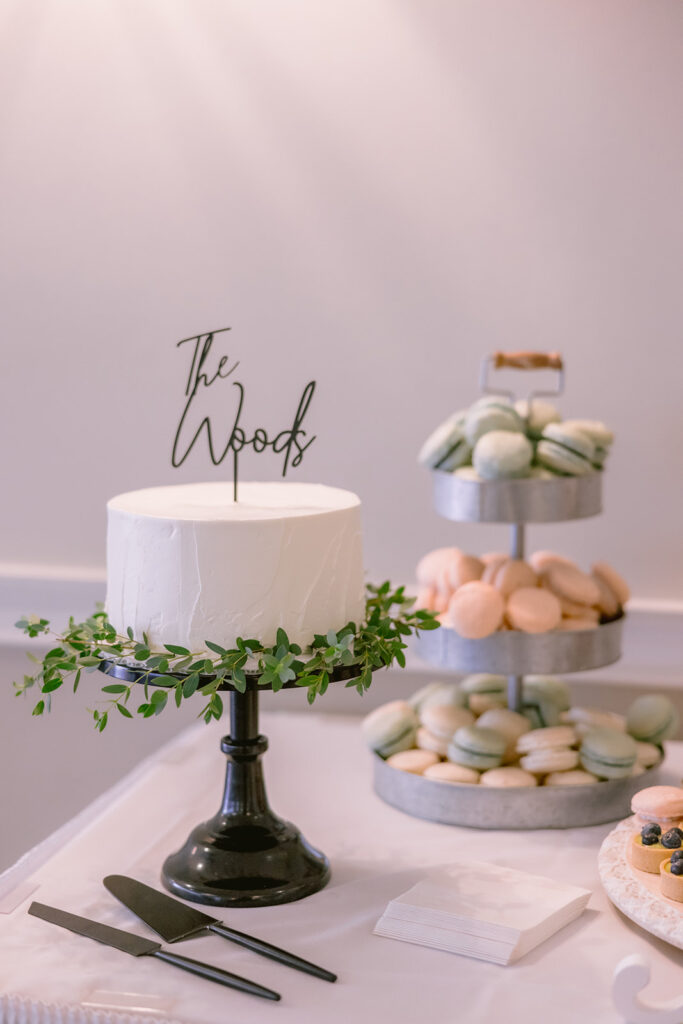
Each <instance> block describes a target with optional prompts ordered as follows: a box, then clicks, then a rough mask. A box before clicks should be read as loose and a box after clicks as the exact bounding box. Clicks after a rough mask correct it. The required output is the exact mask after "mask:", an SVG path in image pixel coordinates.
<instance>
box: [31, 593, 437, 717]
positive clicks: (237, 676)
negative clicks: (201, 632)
mask: <svg viewBox="0 0 683 1024" xmlns="http://www.w3.org/2000/svg"><path fill="white" fill-rule="evenodd" d="M414 603H415V598H410V597H406V594H405V592H404V588H403V587H397V588H396V589H393V588H392V586H391V584H390V583H389V582H386V583H383V584H382V585H381V586H372V585H368V587H367V593H366V604H365V619H364V621H363V623H362V624H361V625H359V626H356V624H355V623H353V622H349V623H348V624H347V625H346V626H344V627H343V629H340V630H338V631H336V632H335V631H334V630H330V631H329V632H328V633H327V634H326V635H324V636H323V635H317V636H315V637H314V638H313V642H312V643H311V645H310V647H309V648H306V649H305V650H302V649H301V647H300V646H299V645H298V644H293V643H290V641H289V637H288V636H287V634H286V633H285V631H284V630H283V629H279V630H278V632H277V638H276V642H275V644H274V645H273V646H272V647H264V646H263V645H262V644H261V643H259V641H258V640H243V639H241V638H238V639H237V640H236V642H235V647H234V648H232V649H230V650H227V649H226V648H224V647H221V646H220V644H217V643H213V642H212V641H209V640H207V641H206V642H205V643H206V647H207V649H208V650H209V651H211V652H212V655H213V656H208V655H207V654H206V653H203V654H196V653H195V654H193V653H192V652H191V651H189V650H187V648H185V647H180V646H178V645H176V644H165V645H164V650H163V651H154V650H152V649H151V647H150V645H149V640H148V638H147V636H146V634H143V636H142V640H136V639H135V637H134V635H133V630H132V629H130V628H129V629H128V631H127V634H126V636H121V635H120V634H118V633H117V632H116V630H115V629H114V627H113V626H112V625H111V623H110V622H109V620H108V618H107V615H106V612H104V610H101V609H98V610H97V611H96V612H95V613H94V615H91V616H90V618H88V619H86V620H85V622H75V620H74V619H73V618H71V619H70V620H69V627H68V629H67V630H65V631H64V632H63V633H59V634H57V633H54V632H53V631H52V630H51V629H50V623H49V621H48V620H47V619H41V618H39V617H38V616H35V615H34V616H30V617H27V618H23V619H20V620H19V622H17V623H16V626H17V628H18V629H21V630H22V631H23V632H24V633H26V634H27V635H28V636H30V637H36V636H41V635H43V634H47V635H49V636H51V637H54V639H55V646H54V647H52V648H51V649H50V650H49V651H48V652H47V654H45V655H44V657H43V658H42V659H41V658H39V657H37V656H36V655H34V654H32V653H29V655H28V656H29V658H30V659H31V660H32V661H33V663H34V664H35V666H36V669H35V671H34V673H33V674H32V675H25V676H24V678H23V681H22V682H21V683H15V684H14V687H15V690H16V693H17V695H19V694H23V693H26V692H27V691H28V690H30V689H32V688H33V687H39V688H40V694H41V698H40V700H39V701H38V702H37V704H36V705H35V706H34V708H33V712H32V713H33V714H34V715H42V714H43V713H44V712H45V711H49V710H50V707H51V702H52V694H53V693H54V692H55V691H56V690H59V689H60V688H61V687H62V686H63V685H64V683H65V682H67V681H69V682H71V681H72V680H73V692H74V693H75V692H76V690H77V689H78V686H79V684H80V681H81V678H82V676H83V674H84V673H91V672H95V671H97V670H98V669H99V668H100V666H102V664H103V662H119V663H120V662H122V661H123V662H125V664H127V665H129V666H131V667H133V668H134V669H136V670H141V673H142V674H141V675H140V677H139V679H138V680H137V682H135V683H125V682H119V681H115V682H112V683H107V684H106V685H103V686H102V693H103V695H104V696H103V698H102V700H101V701H99V703H100V705H101V707H100V708H91V709H89V710H90V713H91V714H92V716H93V720H94V723H95V728H96V729H98V730H99V731H100V732H102V730H103V729H105V728H106V725H107V722H108V720H109V714H110V712H112V711H114V709H115V710H116V713H117V714H119V715H122V716H123V717H124V718H133V717H134V715H133V712H132V711H131V709H130V707H129V703H133V702H134V694H138V693H141V694H142V695H143V696H144V699H143V700H141V701H140V703H139V704H138V705H137V707H136V708H135V711H136V714H138V715H141V716H142V717H144V718H151V717H152V716H154V715H159V714H161V712H162V711H163V710H164V708H165V707H166V705H167V703H168V700H169V697H171V696H173V697H174V699H175V703H176V705H177V706H178V707H180V705H181V704H182V702H183V700H186V699H188V698H190V697H192V696H194V694H195V693H196V692H199V693H200V694H201V695H202V696H203V697H204V698H205V699H206V703H205V704H204V707H203V708H202V710H201V711H200V712H199V715H198V716H197V717H198V718H203V719H204V721H205V722H210V721H211V720H212V719H214V718H216V719H219V718H220V717H221V715H222V714H223V699H222V697H221V695H220V693H219V692H218V691H219V689H220V688H221V687H225V686H226V684H230V685H231V686H233V687H234V688H235V689H236V690H239V691H240V692H241V693H244V691H245V690H246V689H247V684H248V678H247V677H248V676H249V677H252V676H256V677H257V682H258V685H259V686H270V687H272V689H273V690H280V689H282V687H283V686H284V685H285V684H286V683H289V684H295V685H296V686H302V687H306V689H307V690H308V702H309V704H312V703H313V701H314V700H315V698H316V697H317V696H319V695H322V694H324V693H325V691H326V690H327V687H328V685H329V683H330V678H331V676H332V673H333V672H334V670H335V669H340V668H348V669H351V670H353V678H350V679H348V681H347V683H346V685H347V686H354V687H355V688H356V690H357V691H358V693H360V694H362V693H364V692H365V690H367V689H368V687H369V686H370V684H371V682H372V673H373V672H374V671H375V670H376V669H380V668H387V667H388V666H389V665H392V664H393V663H394V662H396V663H397V664H399V665H400V666H401V667H403V666H404V665H405V655H404V651H405V648H406V646H407V645H406V640H405V638H406V637H408V636H410V635H411V634H412V633H418V632H419V631H420V630H423V629H437V628H438V626H439V623H438V621H437V620H436V618H435V617H434V615H433V614H432V613H431V612H428V611H425V610H424V609H417V610H413V605H414ZM207 677H210V678H209V679H208V680H207ZM140 686H141V687H142V688H141V689H138V687H140Z"/></svg>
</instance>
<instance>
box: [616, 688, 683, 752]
mask: <svg viewBox="0 0 683 1024" xmlns="http://www.w3.org/2000/svg"><path fill="white" fill-rule="evenodd" d="M678 725H679V717H678V712H677V711H676V708H675V707H674V706H673V704H672V703H671V701H670V700H669V698H668V697H662V696H660V695H659V694H654V693H653V694H645V695H644V696H643V697H637V698H636V700H634V701H633V703H632V704H631V706H630V707H629V709H628V711H627V713H626V729H627V731H628V732H629V733H630V734H631V736H633V737H634V739H636V740H640V742H641V743H661V742H662V741H663V740H668V739H671V737H672V736H675V735H676V733H677V731H678Z"/></svg>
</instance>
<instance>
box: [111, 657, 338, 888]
mask: <svg viewBox="0 0 683 1024" xmlns="http://www.w3.org/2000/svg"><path fill="white" fill-rule="evenodd" d="M99 667H100V671H102V672H104V673H105V674H106V675H108V676H113V677H114V678H115V679H120V680H122V681H123V682H126V683H137V682H141V681H143V680H146V681H147V682H148V683H149V684H150V685H152V686H153V685H159V686H165V687H166V688H168V689H170V688H171V684H170V683H168V682H167V683H155V679H157V678H158V677H159V676H160V675H161V673H155V672H148V671H147V670H145V669H142V668H135V667H133V666H130V665H126V664H122V663H120V662H115V661H109V660H106V661H102V663H101V664H100V666H99ZM164 675H165V676H166V679H168V677H169V676H172V677H173V673H168V672H167V673H164ZM357 675H358V669H357V668H356V667H355V666H353V665H348V666H342V667H340V668H337V669H334V670H333V671H331V672H330V682H339V681H341V680H349V679H354V678H355V677H356V676H357ZM174 678H176V679H178V678H185V677H184V676H180V675H178V676H175V677H174ZM211 678H212V677H211V676H209V675H206V676H202V677H201V680H200V686H204V685H206V683H208V682H211ZM258 678H259V677H258V675H252V674H247V688H246V690H245V692H244V693H240V692H239V691H238V690H236V689H235V688H234V687H233V686H232V685H231V684H230V683H224V684H221V686H220V689H221V690H227V691H229V693H230V735H229V736H224V737H223V739H222V740H221V750H222V752H223V753H224V754H225V755H226V757H227V761H228V763H227V770H226V776H225V790H224V792H223V800H222V803H221V807H220V810H219V811H218V813H217V814H215V815H214V816H213V818H210V819H209V820H208V821H204V822H202V823H201V824H199V825H197V826H196V827H195V828H194V829H193V830H192V832H191V833H190V835H189V836H188V838H187V840H186V842H185V844H184V845H183V846H182V847H181V849H180V850H178V851H177V852H176V853H172V854H171V855H170V856H169V857H167V858H166V860H165V861H164V865H163V867H162V870H161V879H162V881H163V883H164V885H165V886H166V888H167V889H169V890H170V891H171V892H172V893H175V894H176V895H178V896H181V897H182V898H183V899H186V900H193V901H194V902H195V903H204V904H208V905H210V906H214V907H266V906H273V905H274V904H277V903H289V902H291V901H292V900H299V899H301V898H302V897H304V896H310V895H311V893H314V892H317V891H318V890H319V889H322V888H323V886H325V885H326V884H327V882H328V881H329V879H330V863H329V861H328V859H327V857H326V856H325V854H324V853H321V852H320V851H319V850H316V849H315V848H314V847H313V846H311V845H310V843H308V842H307V841H306V839H305V838H304V836H302V835H301V833H300V832H299V830H298V829H297V828H296V827H295V826H294V825H292V824H291V823H290V822H288V821H284V820H283V819H282V818H279V817H278V816H277V815H276V814H275V813H274V812H273V811H272V810H271V809H270V806H269V804H268V798H267V796H266V787H265V781H264V778H263V765H262V762H261V758H262V755H263V754H264V753H265V751H266V750H267V749H268V740H267V738H266V737H265V736H262V735H261V734H260V733H259V728H258V699H259V690H264V689H271V687H270V686H259V685H258ZM294 685H296V684H294V683H287V684H285V686H286V687H287V688H290V687H293V686H294Z"/></svg>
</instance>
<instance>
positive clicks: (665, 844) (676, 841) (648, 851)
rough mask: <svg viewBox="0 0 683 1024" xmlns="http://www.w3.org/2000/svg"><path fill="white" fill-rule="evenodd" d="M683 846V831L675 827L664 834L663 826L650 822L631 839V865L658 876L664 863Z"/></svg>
mask: <svg viewBox="0 0 683 1024" xmlns="http://www.w3.org/2000/svg"><path fill="white" fill-rule="evenodd" d="M682 846H683V830H682V829H680V828H678V827H674V828H671V829H669V830H668V831H667V832H665V833H664V834H662V828H661V825H658V824H657V823H656V822H654V821H652V822H649V823H648V824H647V825H644V826H643V827H642V829H641V830H640V832H636V834H635V835H634V836H633V838H632V839H631V864H632V865H633V867H634V868H637V869H638V870H639V871H649V872H650V873H651V874H654V875H656V874H657V873H658V872H659V870H660V867H661V865H662V864H663V863H664V861H668V860H669V859H670V857H671V855H672V853H673V852H674V850H679V849H681V847H682Z"/></svg>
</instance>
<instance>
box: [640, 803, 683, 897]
mask: <svg viewBox="0 0 683 1024" xmlns="http://www.w3.org/2000/svg"><path fill="white" fill-rule="evenodd" d="M631 810H632V811H633V812H634V818H633V823H634V825H635V827H636V829H637V831H636V832H634V833H633V835H632V836H631V842H630V846H629V854H628V856H629V860H630V862H631V864H632V865H633V867H634V868H637V869H638V870H639V871H647V872H648V873H651V874H658V875H659V879H660V888H661V891H662V894H663V895H664V896H667V897H668V898H669V899H672V900H675V901H676V902H677V903H683V788H681V787H679V786H650V787H649V788H648V789H641V790H640V791H639V792H638V793H636V794H635V796H634V797H633V800H632V801H631Z"/></svg>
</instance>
